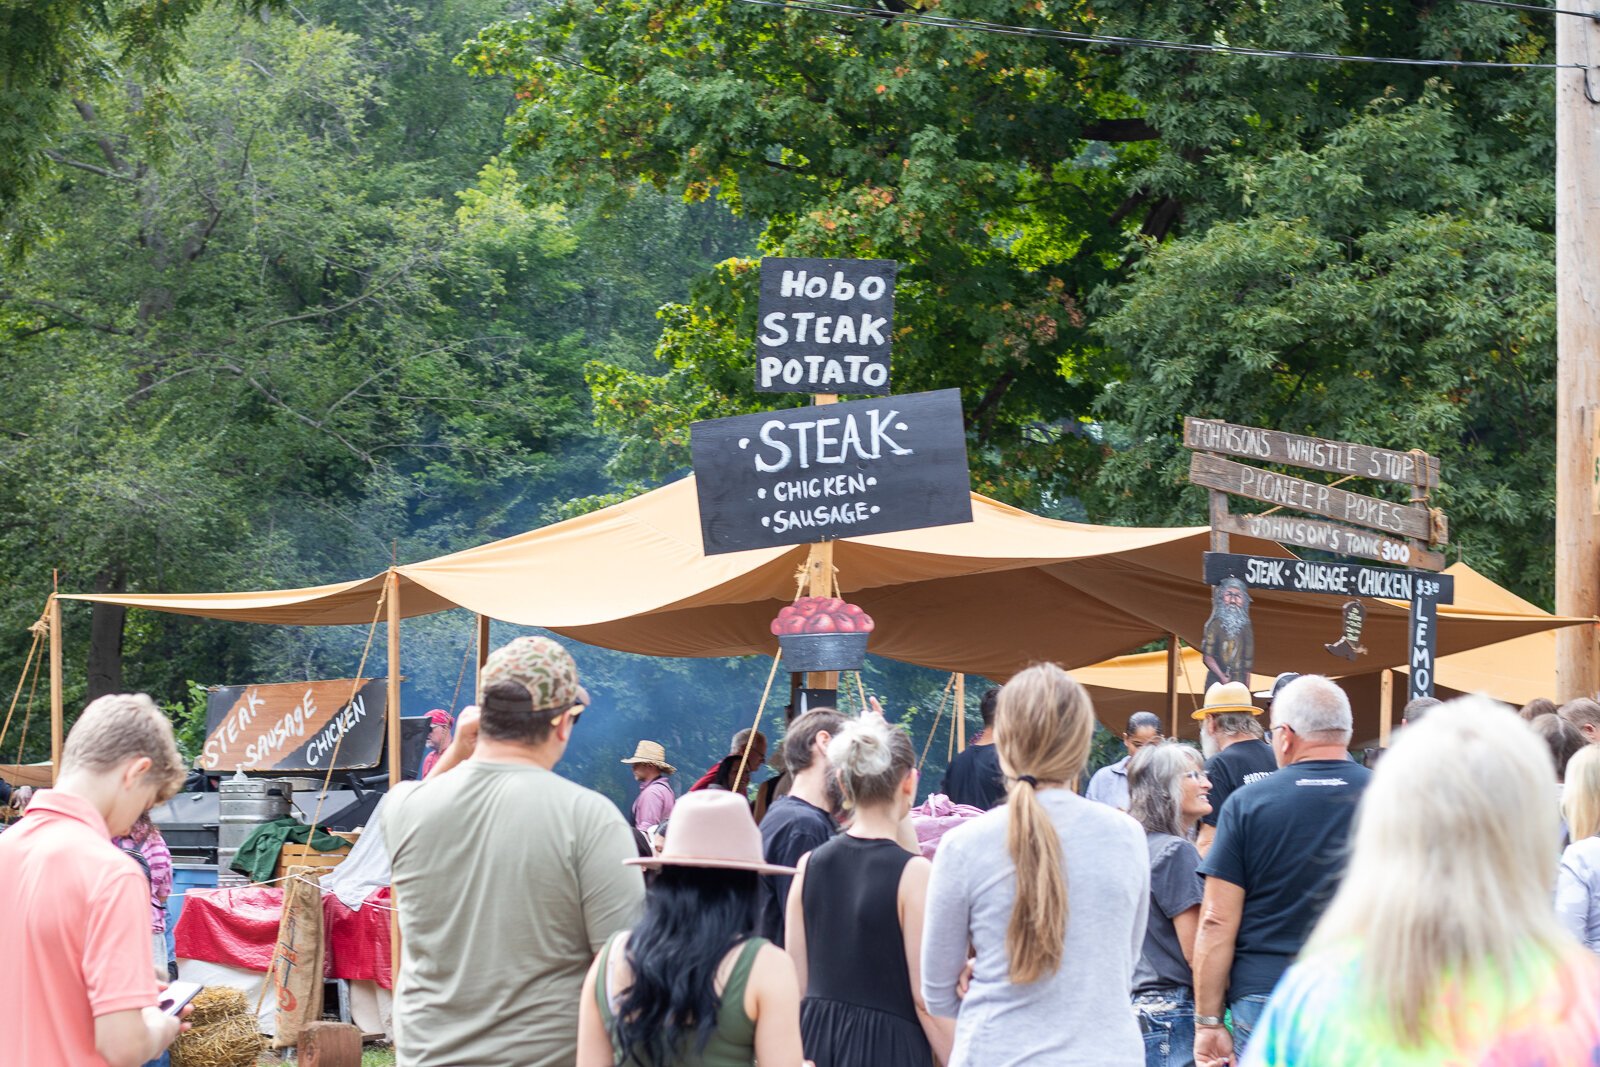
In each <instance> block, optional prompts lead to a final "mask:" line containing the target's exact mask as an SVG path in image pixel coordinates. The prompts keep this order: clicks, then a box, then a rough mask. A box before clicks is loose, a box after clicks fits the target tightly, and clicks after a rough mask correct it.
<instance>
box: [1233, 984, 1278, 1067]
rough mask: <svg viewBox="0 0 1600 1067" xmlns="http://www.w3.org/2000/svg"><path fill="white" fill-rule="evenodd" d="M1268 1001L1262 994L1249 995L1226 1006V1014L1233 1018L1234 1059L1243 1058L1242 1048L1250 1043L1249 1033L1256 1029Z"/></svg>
mask: <svg viewBox="0 0 1600 1067" xmlns="http://www.w3.org/2000/svg"><path fill="white" fill-rule="evenodd" d="M1268 999H1269V998H1268V997H1267V996H1266V995H1265V994H1263V993H1251V994H1250V995H1249V996H1243V997H1240V998H1239V999H1238V1000H1235V1001H1234V1002H1232V1003H1231V1004H1229V1005H1228V1014H1229V1015H1231V1016H1233V1055H1234V1058H1235V1059H1241V1058H1243V1056H1244V1047H1245V1046H1246V1045H1248V1044H1249V1043H1250V1033H1251V1031H1253V1030H1254V1029H1255V1028H1256V1023H1258V1022H1260V1021H1261V1013H1262V1011H1264V1010H1265V1009H1266V1006H1267V1000H1268Z"/></svg>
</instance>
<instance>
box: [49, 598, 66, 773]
mask: <svg viewBox="0 0 1600 1067" xmlns="http://www.w3.org/2000/svg"><path fill="white" fill-rule="evenodd" d="M48 614H49V616H50V784H51V785H55V784H56V779H57V778H58V777H59V776H60V774H61V733H62V725H63V719H64V715H63V709H62V699H63V698H62V693H61V601H59V600H57V599H56V596H55V594H54V593H51V594H50V607H49V611H48Z"/></svg>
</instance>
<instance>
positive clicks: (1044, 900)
mask: <svg viewBox="0 0 1600 1067" xmlns="http://www.w3.org/2000/svg"><path fill="white" fill-rule="evenodd" d="M480 682H481V690H480V692H481V694H482V695H481V700H480V704H479V705H478V706H477V707H474V708H469V709H467V710H466V711H464V712H463V713H462V715H461V716H460V717H459V719H455V720H453V721H452V722H451V723H449V724H445V723H443V722H440V723H438V724H437V725H440V726H444V727H446V730H445V732H444V734H442V735H441V736H440V739H439V741H440V744H439V745H438V746H431V747H433V748H435V750H436V751H435V755H436V757H437V758H434V759H430V760H429V763H430V766H429V773H428V774H427V776H426V777H425V779H423V780H421V781H418V782H413V783H405V784H403V785H401V786H400V787H397V788H396V789H395V790H394V791H393V792H392V794H391V796H390V797H389V799H388V800H387V801H386V802H385V804H384V806H383V809H382V811H381V820H382V824H383V833H384V839H385V842H386V847H387V848H388V850H389V852H390V856H391V860H392V866H393V890H394V896H395V901H396V904H397V907H398V911H399V924H400V931H401V946H402V949H401V965H400V971H399V974H398V977H397V984H396V989H395V1031H396V1033H395V1040H396V1049H397V1056H398V1062H399V1063H400V1064H401V1065H402V1067H431V1065H443V1064H474V1065H481V1067H498V1065H505V1067H511V1065H518V1067H521V1065H535V1067H543V1065H550V1067H554V1065H558V1064H560V1065H566V1064H572V1063H577V1064H578V1065H579V1067H611V1065H617V1064H628V1065H640V1067H668V1065H672V1067H687V1065H697V1067H718V1065H735V1064H749V1063H751V1062H760V1063H761V1064H763V1065H765V1067H802V1065H803V1064H813V1065H815V1067H846V1065H862V1064H873V1065H883V1067H926V1065H929V1064H933V1063H940V1064H948V1065H952V1067H957V1065H959V1067H965V1065H973V1064H983V1065H985V1067H989V1065H996V1067H1006V1065H1013V1064H1016V1065H1021V1064H1042V1065H1048V1067H1055V1065H1061V1067H1140V1065H1150V1067H1157V1065H1160V1067H1186V1065H1191V1064H1197V1065H1199V1067H1221V1065H1224V1064H1233V1065H1245V1067H1268V1065H1274V1067H1276V1065H1282V1067H1289V1065H1294V1067H1358V1065H1360V1067H1365V1065H1368V1064H1378V1063H1381V1064H1386V1065H1387V1064H1394V1065H1399V1067H1412V1065H1416V1067H1420V1065H1423V1064H1430V1065H1431V1064H1451V1065H1455V1064H1460V1065H1468V1064H1471V1065H1478V1067H1556V1065H1568V1064H1572V1065H1578V1064H1597V1063H1600V957H1597V955H1596V953H1597V951H1600V703H1596V702H1594V701H1591V700H1578V701H1574V702H1572V703H1570V704H1567V705H1565V706H1563V707H1560V708H1555V707H1553V706H1549V707H1538V706H1533V705H1530V706H1529V707H1527V708H1524V709H1523V713H1522V715H1518V714H1517V713H1516V712H1513V711H1511V710H1509V709H1507V708H1505V707H1504V706H1501V705H1498V704H1495V703H1493V702H1491V701H1489V700H1487V699H1483V698H1468V699H1463V700H1458V701H1455V702H1453V703H1452V704H1450V705H1443V706H1441V705H1440V704H1439V702H1437V701H1428V702H1413V703H1412V704H1410V705H1408V706H1407V708H1406V710H1405V723H1404V725H1403V726H1402V727H1401V728H1400V730H1399V731H1398V733H1397V735H1396V737H1395V739H1394V744H1393V745H1392V746H1391V747H1390V748H1389V749H1387V750H1385V751H1384V752H1383V753H1382V757H1381V760H1377V761H1376V766H1375V767H1374V768H1373V769H1369V768H1368V767H1366V766H1363V765H1362V763H1361V762H1358V761H1356V760H1354V759H1352V758H1351V756H1350V751H1349V750H1350V744H1351V731H1352V716H1351V710H1350V705H1349V701H1348V699H1347V698H1346V696H1345V694H1344V692H1343V690H1341V689H1340V688H1339V687H1338V686H1337V685H1336V684H1334V683H1333V682H1332V681H1330V680H1329V679H1327V678H1323V677H1320V676H1313V675H1306V676H1282V677H1280V678H1279V679H1278V680H1277V682H1276V683H1275V685H1274V686H1273V689H1272V690H1271V691H1270V692H1269V693H1266V694H1251V693H1250V692H1249V691H1248V690H1247V689H1246V688H1245V687H1244V686H1241V685H1237V684H1219V685H1215V686H1212V687H1211V689H1210V690H1209V691H1208V692H1207V694H1206V697H1205V701H1204V704H1203V706H1202V707H1201V708H1200V709H1199V710H1198V711H1197V712H1196V713H1195V714H1196V718H1198V719H1200V720H1201V722H1200V736H1201V739H1202V745H1201V747H1200V748H1199V749H1196V748H1195V747H1194V746H1192V745H1189V744H1185V743H1182V742H1179V741H1176V740H1173V739H1166V738H1163V737H1162V731H1161V722H1160V720H1159V719H1157V718H1156V717H1155V716H1153V715H1149V714H1148V713H1141V714H1138V715H1135V716H1134V717H1133V718H1132V719H1131V720H1130V721H1129V722H1128V724H1127V730H1126V731H1125V733H1124V734H1123V738H1122V740H1123V743H1124V745H1125V747H1126V751H1127V756H1126V758H1124V759H1120V760H1118V761H1117V762H1116V763H1114V764H1112V765H1110V766H1107V767H1104V768H1102V769H1101V770H1100V771H1099V772H1098V773H1097V774H1096V775H1095V776H1094V777H1093V778H1091V779H1089V780H1088V782H1087V783H1086V791H1085V794H1083V795H1080V794H1079V793H1078V792H1077V788H1078V786H1079V784H1080V782H1082V781H1083V779H1084V775H1085V771H1086V769H1087V767H1088V762H1089V754H1090V748H1091V741H1092V736H1093V732H1094V729H1095V725H1094V724H1095V714H1094V708H1093V707H1092V705H1091V702H1090V698H1089V696H1088V694H1087V693H1086V691H1085V690H1084V689H1083V687H1082V686H1080V685H1079V684H1078V683H1077V682H1075V681H1074V680H1073V679H1072V677H1071V676H1070V675H1069V674H1068V673H1066V672H1065V671H1063V670H1061V669H1059V668H1057V667H1054V666H1050V665H1040V666H1035V667H1031V668H1029V669H1027V670H1024V671H1022V672H1020V673H1019V674H1017V675H1016V676H1015V677H1013V678H1012V679H1011V680H1010V681H1008V682H1007V683H1006V685H1005V686H1004V687H1002V688H1000V689H998V690H996V691H991V692H990V693H988V694H986V695H985V697H984V700H983V716H984V722H985V728H984V732H983V733H982V734H981V735H980V736H979V738H978V740H977V743H975V744H974V745H973V746H972V747H970V748H969V749H968V750H967V751H966V752H964V753H962V756H961V758H960V759H958V760H956V761H955V762H954V763H952V765H951V767H950V769H949V772H948V774H947V776H946V779H945V783H944V785H945V787H946V789H948V790H950V791H951V792H953V793H960V794H961V796H960V798H959V800H960V802H961V803H962V804H967V803H971V804H972V806H971V807H970V808H963V809H962V810H963V811H966V812H968V813H969V814H970V817H967V818H965V819H963V820H962V821H960V822H959V824H958V825H956V826H955V827H954V828H953V829H949V830H948V831H947V832H945V833H944V834H943V836H942V837H940V838H939V839H938V841H937V846H936V851H934V854H933V858H932V860H931V861H930V860H929V859H927V858H925V857H924V856H923V855H922V854H921V853H920V852H919V850H918V846H917V837H916V834H915V833H914V832H913V831H911V830H910V829H909V826H910V823H911V820H912V814H911V813H912V810H913V805H914V804H915V802H916V799H917V796H918V792H919V782H918V770H917V759H916V754H915V752H914V751H913V748H912V745H911V741H910V738H909V737H908V736H907V734H906V732H905V731H904V729H902V728H900V727H898V726H896V725H893V724H891V723H890V722H889V721H888V720H887V719H886V718H885V717H884V716H883V715H882V714H881V713H879V712H878V711H877V710H876V709H875V710H874V711H871V712H868V713H867V714H864V715H861V716H859V717H854V718H851V717H846V716H844V715H841V714H839V713H838V712H837V711H834V710H832V709H826V708H823V709H813V710H810V711H807V712H805V713H804V714H801V715H799V716H797V717H795V718H794V719H793V721H792V722H790V723H789V724H788V726H787V729H786V730H785V733H784V736H783V737H782V738H780V739H779V740H778V742H777V749H776V752H775V753H774V760H773V762H774V764H777V765H781V767H782V774H781V775H780V776H779V777H780V778H781V779H782V780H781V781H778V780H777V779H769V780H767V781H766V782H764V783H762V785H763V786H770V788H767V789H765V790H764V795H762V792H763V791H760V790H759V789H758V792H757V795H756V796H755V797H752V796H751V795H750V782H751V779H752V776H753V774H754V772H755V770H756V769H757V768H758V767H760V766H761V765H762V763H764V762H765V756H766V752H765V748H766V739H765V738H764V737H760V736H759V735H757V734H754V733H746V734H742V735H741V736H739V737H737V738H735V739H734V743H733V744H732V745H731V746H730V753H729V755H728V756H727V757H725V758H723V759H721V760H719V761H718V762H717V765H716V766H715V767H713V768H712V769H711V771H709V772H708V773H707V775H706V776H705V777H704V778H703V779H701V780H700V781H699V782H697V783H696V787H695V788H692V789H689V790H687V791H685V792H684V793H683V795H681V796H680V795H678V794H677V791H676V790H674V789H673V788H672V781H671V780H672V778H673V777H674V775H675V773H676V768H675V767H673V766H672V764H671V763H669V762H668V761H667V756H666V752H665V751H664V749H663V747H662V746H661V745H659V744H658V743H656V742H652V741H641V742H640V743H639V745H638V746H637V748H636V749H635V751H634V753H633V755H631V756H629V757H627V758H625V759H623V761H622V762H623V763H624V764H627V765H628V766H630V767H631V768H632V770H633V773H634V776H635V778H636V780H637V781H638V784H639V793H638V796H637V798H636V801H635V803H634V804H633V805H632V807H631V812H630V814H631V816H632V818H631V819H629V818H625V817H624V816H623V814H622V813H621V812H620V811H619V809H618V808H617V807H616V806H615V805H614V804H612V803H611V802H610V801H608V800H606V799H605V798H604V797H602V796H601V795H600V794H598V793H596V792H593V791H591V790H589V789H585V788H583V787H581V786H579V785H577V784H575V783H573V782H571V781H569V780H567V779H566V778H563V777H562V776H561V775H559V774H558V773H556V768H557V765H558V764H559V763H560V761H561V759H562V757H563V755H564V754H565V752H566V749H567V745H568V744H569V742H570V741H571V738H572V736H573V732H574V731H575V730H577V729H580V728H581V726H580V724H581V721H582V716H583V715H584V714H585V712H586V709H587V707H588V704H589V697H588V694H587V692H586V691H585V690H584V689H583V687H582V686H581V685H580V684H579V680H578V671H577V667H576V664H575V663H574V662H573V660H572V657H571V656H570V654H568V652H567V651H566V650H565V649H564V648H563V647H562V646H561V645H560V644H558V643H557V642H555V641H552V640H549V639H547V638H536V637H525V638H519V639H517V640H516V641H513V642H511V643H510V644H508V645H506V646H504V647H503V648H501V649H499V650H497V651H495V652H494V653H493V654H492V655H490V657H489V658H488V660H487V662H486V663H485V665H484V668H483V671H482V674H481V678H480ZM1253 696H1263V697H1265V699H1266V700H1267V701H1268V705H1269V706H1268V708H1267V709H1265V714H1263V710H1264V709H1262V708H1261V707H1259V706H1257V705H1256V703H1255V702H1254V700H1253V699H1252V697H1253ZM451 728H453V731H452V729H451ZM758 745H759V748H760V750H761V751H759V752H757V748H758ZM1369 762H1370V761H1369ZM181 780H182V765H181V763H180V761H179V759H178V755H177V752H176V749H175V748H174V746H173V740H172V730H171V727H170V724H168V723H167V721H166V719H165V717H164V716H163V715H162V714H161V713H160V711H159V709H157V708H156V707H155V705H154V704H152V703H151V702H150V701H149V699H148V698H146V697H142V696H117V697H105V698H101V699H100V700H97V701H95V702H94V703H93V704H91V705H90V706H89V707H88V708H86V709H85V711H84V713H83V714H82V716H80V718H79V720H78V722H77V724H76V725H75V726H74V728H73V730H72V732H71V734H70V736H69V737H68V739H67V745H66V750H65V753H64V757H63V762H62V768H61V774H60V778H59V780H58V782H57V785H56V787H55V788H54V789H51V790H48V791H45V792H42V793H40V794H39V795H38V796H37V797H36V798H35V799H34V801H33V805H32V807H31V808H30V810H29V813H28V815H27V817H26V818H25V819H23V820H22V821H21V822H20V823H19V824H18V825H17V826H16V827H15V828H13V829H12V830H10V831H9V832H7V833H5V834H3V835H0V884H4V885H5V886H6V887H7V890H8V892H9V893H10V894H11V900H12V902H13V906H12V907H10V908H9V909H6V910H3V911H0V958H4V959H6V960H8V962H11V963H12V964H13V966H14V967H16V968H18V969H19V970H20V971H21V972H22V973H27V974H28V975H29V976H30V982H29V983H27V984H26V985H24V986H23V987H21V989H20V990H19V991H18V993H17V994H16V995H15V996H14V998H13V1001H12V1004H11V1009H12V1011H11V1014H13V1015H14V1017H15V1018H14V1024H12V1023H10V1022H8V1024H7V1025H4V1026H0V1061H3V1062H6V1063H18V1064H28V1065H30V1067H31V1065H46V1064H49V1065H54V1064H72V1065H78V1064H98V1063H108V1064H114V1065H127V1067H135V1065H138V1064H143V1063H147V1062H150V1061H152V1060H156V1059H158V1057H159V1056H160V1055H161V1053H162V1051H163V1050H164V1049H165V1048H166V1047H167V1046H168V1044H169V1043H170V1042H171V1040H172V1039H173V1038H174V1037H175V1036H176V1034H177V1033H178V1032H179V1030H180V1029H181V1027H182V1026H183V1025H184V1024H183V1022H182V1021H181V1018H179V1017H175V1016H173V1015H171V1014H168V1013H164V1012H162V1011H160V1010H158V1008H157V1007H156V1004H157V998H158V995H159V989H160V983H161V982H162V981H165V979H166V966H165V965H166V963H167V959H166V956H165V948H164V942H163V941H161V940H160V938H159V930H156V929H152V927H153V925H154V922H153V920H152V916H153V915H158V914H159V909H157V910H156V911H155V912H152V907H153V905H155V904H157V903H158V902H159V901H160V898H161V893H162V891H163V890H162V886H163V884H164V883H163V882H162V879H161V875H160V866H161V861H160V858H159V855H156V856H154V857H152V856H151V854H150V844H151V837H150V834H149V831H148V830H145V829H144V828H143V827H142V826H141V823H140V820H141V818H142V816H143V815H144V813H145V812H147V811H148V810H149V808H150V807H151V806H152V805H153V804H155V803H157V802H158V801H160V800H161V799H163V798H164V797H165V796H167V795H169V794H170V793H171V792H173V791H174V790H176V789H177V788H178V786H179V784H180V783H181ZM774 782H776V783H777V784H773V783H774ZM758 814H759V821H758ZM114 839H115V840H116V841H118V842H119V843H120V845H121V846H124V847H127V848H129V849H132V850H133V852H136V853H138V855H139V856H140V857H141V858H142V860H143V862H144V864H145V868H146V870H145V871H141V869H140V866H139V863H138V862H136V861H135V859H134V858H132V855H131V854H128V853H125V852H124V851H122V848H119V844H114V843H113V841H114ZM153 946H154V947H153Z"/></svg>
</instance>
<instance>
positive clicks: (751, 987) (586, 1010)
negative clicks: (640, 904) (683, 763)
mask: <svg viewBox="0 0 1600 1067" xmlns="http://www.w3.org/2000/svg"><path fill="white" fill-rule="evenodd" d="M623 862H625V863H628V864H632V865H636V866H640V867H646V868H650V869H654V870H655V871H656V872H657V873H656V880H655V882H654V884H653V885H652V886H651V887H650V892H649V894H648V895H647V896H646V898H645V906H644V914H643V916H641V917H640V919H639V922H638V923H637V924H635V926H634V927H633V929H632V930H624V931H622V932H621V933H618V934H616V935H615V936H613V937H612V938H611V939H610V940H609V941H607V942H606V944H605V947H603V948H602V949H601V950H600V953H599V955H598V956H596V957H595V961H594V964H593V965H592V966H591V967H590V968H589V974H588V977H586V978H585V979H584V982H583V995H582V998H581V999H580V1001H579V1004H578V1067H613V1065H614V1064H616V1063H638V1064H642V1065H644V1067H749V1064H750V1063H751V1062H752V1061H759V1062H760V1063H761V1064H762V1067H802V1064H803V1063H804V1059H803V1057H802V1054H801V1051H800V988H799V983H798V981H797V979H796V976H795V968H794V961H793V960H791V959H790V958H789V956H788V954H787V953H785V952H784V951H783V950H782V949H781V948H778V947H777V946H776V945H773V944H772V943H771V942H769V941H767V940H766V939H765V938H762V937H757V936H756V935H755V928H756V909H757V902H758V900H759V894H758V887H759V884H760V883H759V879H760V876H761V875H764V874H793V873H794V868H792V867H780V866H777V865H775V864H770V863H767V862H766V861H765V860H764V859H763V858H762V854H761V831H760V830H758V829H756V823H755V819H753V818H752V817H751V815H750V807H749V805H748V804H746V803H745V801H744V799H743V798H742V797H740V796H738V795H737V794H735V793H730V792H726V791H724V790H703V791H701V792H697V793H689V794H688V795H686V796H684V797H683V798H682V799H680V800H679V801H678V803H677V807H676V808H675V809H674V810H673V813H672V819H671V820H670V821H669V822H668V823H667V839H666V845H665V846H664V847H663V848H662V850H661V854H660V855H658V856H652V857H649V858H638V859H628V860H624V861H623ZM697 1020H698V1021H699V1022H697Z"/></svg>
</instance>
